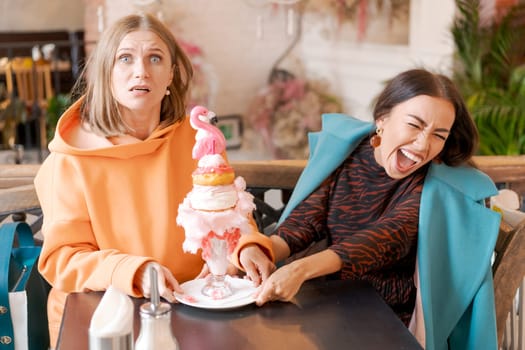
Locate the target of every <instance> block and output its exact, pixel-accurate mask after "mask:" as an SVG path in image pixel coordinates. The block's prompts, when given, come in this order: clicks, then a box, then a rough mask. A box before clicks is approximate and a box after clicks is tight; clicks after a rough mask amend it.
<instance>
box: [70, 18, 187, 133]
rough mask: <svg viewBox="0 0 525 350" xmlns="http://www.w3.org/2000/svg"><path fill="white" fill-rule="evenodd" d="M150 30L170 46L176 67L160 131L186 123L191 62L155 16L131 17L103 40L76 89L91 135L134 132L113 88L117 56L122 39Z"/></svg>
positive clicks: (104, 34)
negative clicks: (126, 119)
mask: <svg viewBox="0 0 525 350" xmlns="http://www.w3.org/2000/svg"><path fill="white" fill-rule="evenodd" d="M138 30H148V31H151V32H153V33H155V34H157V35H158V36H159V38H160V39H161V40H162V41H163V42H164V43H165V44H166V45H167V47H168V50H169V55H170V58H171V65H172V66H173V79H172V81H171V84H170V85H169V87H168V89H169V91H170V94H169V95H166V96H165V97H164V98H163V99H162V105H161V111H160V127H166V126H168V125H171V124H173V123H175V122H177V121H180V120H183V119H184V117H185V115H186V95H187V92H188V88H189V84H190V81H191V78H192V76H193V68H192V66H191V62H190V60H189V58H188V57H187V56H186V54H185V53H184V51H182V49H181V47H180V46H179V45H178V43H177V41H176V40H175V37H174V36H173V34H172V33H171V31H170V30H169V29H168V28H167V27H166V26H165V25H164V24H163V23H162V22H161V21H160V20H158V19H157V18H156V17H155V16H153V15H151V14H138V15H129V16H126V17H123V18H121V19H120V20H118V21H117V22H115V23H114V24H113V25H112V26H111V27H109V28H108V29H107V30H106V31H105V32H104V33H103V34H102V36H101V37H100V40H99V41H98V44H97V46H96V48H95V49H94V51H93V53H92V54H91V56H90V57H89V60H88V61H87V64H86V66H85V67H84V69H83V71H82V74H81V76H80V78H79V79H78V80H77V82H76V84H75V86H74V87H73V95H76V96H80V95H85V98H84V100H83V102H82V106H81V119H82V121H83V122H86V123H87V124H88V125H89V127H90V129H91V131H93V132H94V133H96V134H98V135H101V136H106V137H108V136H116V135H122V134H125V133H128V132H130V131H131V130H130V128H129V126H128V125H126V123H125V122H124V121H123V119H122V116H121V114H120V111H119V108H118V102H117V101H116V99H115V98H114V96H113V93H112V88H111V80H112V71H113V66H114V64H115V60H116V52H117V49H118V47H119V45H120V42H121V41H122V39H123V38H124V37H125V36H126V35H127V34H129V33H131V32H134V31H138Z"/></svg>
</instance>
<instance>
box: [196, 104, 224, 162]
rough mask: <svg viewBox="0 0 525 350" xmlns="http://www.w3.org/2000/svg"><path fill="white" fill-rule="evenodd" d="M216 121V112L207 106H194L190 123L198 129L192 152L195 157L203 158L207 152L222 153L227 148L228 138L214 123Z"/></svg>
mask: <svg viewBox="0 0 525 350" xmlns="http://www.w3.org/2000/svg"><path fill="white" fill-rule="evenodd" d="M216 122H217V117H216V115H215V113H213V112H212V111H209V110H208V109H207V108H205V107H202V106H195V107H193V108H192V110H191V112H190V124H191V126H192V128H194V129H195V130H197V134H196V135H195V145H194V146H193V150H192V154H191V155H192V157H193V159H201V158H202V157H203V156H205V155H207V154H221V153H223V152H224V150H225V149H226V139H225V138H224V135H223V133H222V131H221V130H220V129H219V128H217V127H216V126H215V125H214V124H215V123H216Z"/></svg>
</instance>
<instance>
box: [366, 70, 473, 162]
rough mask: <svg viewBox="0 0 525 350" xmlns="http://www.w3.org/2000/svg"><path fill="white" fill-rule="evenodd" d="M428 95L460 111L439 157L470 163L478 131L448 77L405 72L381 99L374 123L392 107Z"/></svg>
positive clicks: (390, 85)
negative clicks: (442, 100) (447, 102)
mask: <svg viewBox="0 0 525 350" xmlns="http://www.w3.org/2000/svg"><path fill="white" fill-rule="evenodd" d="M420 95H427V96H431V97H438V98H442V99H445V100H447V101H449V102H450V103H452V105H453V106H454V110H455V112H456V115H455V118H454V123H453V124H452V129H451V130H450V134H449V136H448V138H447V141H446V142H445V146H444V147H443V150H442V151H441V153H440V154H439V156H438V158H439V160H441V161H442V162H443V163H445V164H447V165H450V166H456V165H460V164H463V163H467V162H468V163H470V160H471V158H472V156H473V155H474V154H475V152H476V150H477V147H478V140H479V135H478V130H477V128H476V124H475V123H474V120H473V119H472V117H471V116H470V114H469V112H468V110H467V107H466V105H465V102H464V101H463V98H462V97H461V94H460V93H459V91H458V89H457V88H456V86H455V85H454V83H453V82H452V81H451V80H450V79H449V78H448V77H446V76H444V75H441V74H435V73H431V72H429V71H427V70H424V69H412V70H408V71H405V72H402V73H400V74H398V75H397V76H395V77H394V78H393V79H392V80H390V81H389V82H388V83H387V85H386V87H385V88H384V90H383V92H381V94H380V95H379V96H378V97H377V100H376V103H375V107H374V114H373V115H374V120H378V119H380V118H382V117H385V116H388V114H390V111H391V110H392V108H394V107H395V106H396V105H398V104H400V103H403V102H405V101H407V100H409V99H411V98H413V97H416V96H420Z"/></svg>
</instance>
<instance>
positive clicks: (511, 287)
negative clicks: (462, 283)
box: [492, 220, 525, 350]
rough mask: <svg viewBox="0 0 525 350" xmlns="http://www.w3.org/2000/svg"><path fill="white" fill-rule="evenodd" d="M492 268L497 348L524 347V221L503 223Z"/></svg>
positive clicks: (512, 348) (512, 349) (511, 349)
mask: <svg viewBox="0 0 525 350" xmlns="http://www.w3.org/2000/svg"><path fill="white" fill-rule="evenodd" d="M492 268H493V273H494V296H495V302H496V323H497V327H498V343H499V346H500V349H505V350H506V349H509V350H514V349H525V342H524V339H523V336H524V334H525V325H524V322H523V321H524V320H523V316H522V315H523V312H524V310H523V301H524V296H523V291H524V290H525V282H524V281H525V280H524V277H525V220H524V221H522V222H520V223H519V224H518V225H516V226H515V227H512V226H510V225H508V224H507V223H505V222H502V224H501V227H500V233H499V236H498V241H497V243H496V249H495V260H494V264H493V266H492Z"/></svg>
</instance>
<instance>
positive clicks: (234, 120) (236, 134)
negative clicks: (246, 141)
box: [217, 114, 243, 149]
mask: <svg viewBox="0 0 525 350" xmlns="http://www.w3.org/2000/svg"><path fill="white" fill-rule="evenodd" d="M217 119H218V122H217V127H218V128H219V130H221V131H222V133H223V135H224V138H225V139H226V149H238V148H240V147H241V146H242V133H243V125H242V116H241V115H239V114H231V115H223V116H218V117H217Z"/></svg>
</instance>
